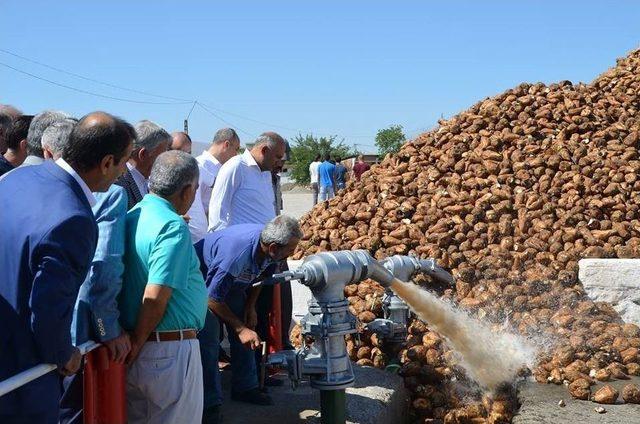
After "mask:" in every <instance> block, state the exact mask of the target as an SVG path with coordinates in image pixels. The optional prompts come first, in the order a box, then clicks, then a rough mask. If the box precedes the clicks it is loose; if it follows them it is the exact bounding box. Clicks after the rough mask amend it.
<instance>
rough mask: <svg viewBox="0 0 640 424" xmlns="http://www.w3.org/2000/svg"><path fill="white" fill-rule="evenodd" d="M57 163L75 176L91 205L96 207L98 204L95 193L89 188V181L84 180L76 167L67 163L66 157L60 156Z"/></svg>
mask: <svg viewBox="0 0 640 424" xmlns="http://www.w3.org/2000/svg"><path fill="white" fill-rule="evenodd" d="M56 165H58V166H59V167H60V168H62V169H63V170H64V171H65V172H66V173H67V174H69V175H71V176H72V177H73V179H74V180H76V182H77V183H78V185H79V186H80V188H81V189H82V192H83V193H84V195H85V197H86V198H87V201H88V202H89V205H91V207H94V206H95V204H96V198H95V196H94V195H93V193H91V189H90V188H89V186H88V185H87V183H85V182H84V180H83V179H82V178H81V177H80V175H78V173H77V172H76V170H75V169H73V168H72V167H71V165H69V164H68V163H67V161H65V160H64V159H62V158H60V159H58V160H56Z"/></svg>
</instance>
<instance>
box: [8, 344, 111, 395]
mask: <svg viewBox="0 0 640 424" xmlns="http://www.w3.org/2000/svg"><path fill="white" fill-rule="evenodd" d="M99 346H100V344H99V343H96V342H94V341H88V342H86V343H83V344H81V345H80V346H78V349H80V353H81V354H82V355H86V354H87V353H89V352H91V351H92V350H93V349H95V348H97V347H99ZM57 368H58V367H57V366H56V365H54V364H40V365H36V366H35V367H32V368H29V369H28V370H24V371H22V372H21V373H18V374H16V375H14V376H13V377H9V378H7V379H6V380H4V381H2V382H0V396H4V395H6V394H7V393H9V392H11V391H13V390H15V389H17V388H18V387H21V386H24V385H25V384H27V383H29V382H30V381H33V380H35V379H36V378H40V377H42V376H43V375H45V374H47V373H49V372H51V371H53V370H55V369H57Z"/></svg>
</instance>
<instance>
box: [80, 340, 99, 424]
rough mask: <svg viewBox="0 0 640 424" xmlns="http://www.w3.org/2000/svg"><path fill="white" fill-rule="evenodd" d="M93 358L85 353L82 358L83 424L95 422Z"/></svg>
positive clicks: (94, 370)
mask: <svg viewBox="0 0 640 424" xmlns="http://www.w3.org/2000/svg"><path fill="white" fill-rule="evenodd" d="M93 362H94V356H93V353H92V352H89V353H87V355H86V356H85V357H84V370H83V376H82V381H83V383H82V384H83V387H82V391H83V406H82V417H83V418H82V419H83V421H84V423H85V424H91V423H95V422H97V421H96V398H95V396H96V394H97V392H98V391H97V390H96V368H95V365H94V363H93Z"/></svg>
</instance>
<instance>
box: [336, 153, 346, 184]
mask: <svg viewBox="0 0 640 424" xmlns="http://www.w3.org/2000/svg"><path fill="white" fill-rule="evenodd" d="M335 179H336V192H337V191H339V190H342V189H343V188H345V186H346V185H347V167H346V166H344V165H343V164H342V161H341V159H340V157H337V158H336V171H335Z"/></svg>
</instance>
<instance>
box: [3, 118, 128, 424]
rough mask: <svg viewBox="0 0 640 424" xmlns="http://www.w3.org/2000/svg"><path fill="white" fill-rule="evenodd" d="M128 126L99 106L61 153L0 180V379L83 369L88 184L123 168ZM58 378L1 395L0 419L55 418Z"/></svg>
mask: <svg viewBox="0 0 640 424" xmlns="http://www.w3.org/2000/svg"><path fill="white" fill-rule="evenodd" d="M134 138H135V132H134V130H133V128H132V127H131V125H129V124H128V123H126V122H124V121H122V120H121V119H118V118H115V117H113V116H111V115H108V114H106V113H104V112H94V113H91V114H89V115H87V116H85V117H84V118H82V119H81V120H80V121H79V122H78V124H77V126H76V128H74V130H73V132H72V133H71V136H70V137H69V141H68V143H67V145H66V146H65V148H64V149H63V152H62V157H61V158H60V159H58V160H57V161H55V162H52V161H50V162H46V163H44V164H43V165H41V166H33V167H26V168H20V169H17V170H15V171H14V172H12V173H11V175H7V176H6V178H4V179H3V180H2V181H0V211H2V230H1V234H2V236H1V237H0V251H2V252H3V254H2V256H0V322H2V326H0V346H2V349H0V380H4V379H6V378H8V377H11V376H13V375H15V374H17V373H19V372H21V371H24V370H26V369H28V368H31V367H33V366H34V365H37V364H39V363H53V364H56V365H57V366H58V371H59V372H60V373H61V374H63V375H71V374H73V373H75V372H76V371H78V369H79V367H80V362H81V361H80V360H81V356H80V352H79V351H78V349H77V348H75V347H74V346H73V345H72V342H71V335H70V331H69V330H70V326H71V317H72V313H73V307H74V304H75V302H76V297H77V295H78V289H79V287H80V284H81V283H82V282H83V281H84V279H85V277H86V275H87V271H88V270H89V265H90V264H91V260H92V258H93V256H94V252H95V248H96V242H97V238H98V229H97V226H96V222H95V218H94V215H93V212H92V211H91V206H92V205H93V204H94V203H95V198H94V196H93V194H92V192H96V191H97V192H103V191H106V190H108V189H109V187H110V186H111V184H112V183H113V182H114V181H115V179H116V178H118V177H119V176H120V175H121V174H122V173H123V172H124V169H125V164H126V161H127V159H128V157H129V155H130V153H131V149H132V141H133V139H134ZM59 398H60V376H59V375H58V374H57V373H56V372H50V373H49V374H46V375H45V376H43V377H40V378H39V379H36V380H34V381H32V382H31V383H28V384H26V385H24V386H22V387H21V388H19V389H16V390H14V391H13V392H10V393H8V394H7V395H5V396H2V397H0V422H2V423H20V424H22V423H55V422H57V419H58V402H59Z"/></svg>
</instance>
